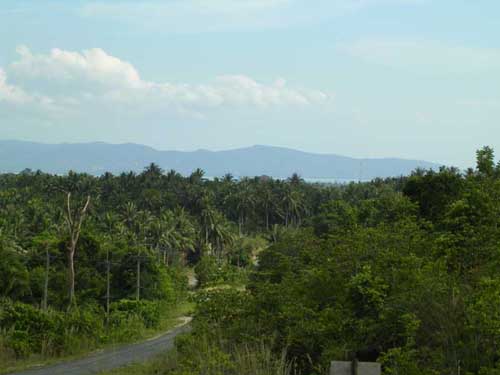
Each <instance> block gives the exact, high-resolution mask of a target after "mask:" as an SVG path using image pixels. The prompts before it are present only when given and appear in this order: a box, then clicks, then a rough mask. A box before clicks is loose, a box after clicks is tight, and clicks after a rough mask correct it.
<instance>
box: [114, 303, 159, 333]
mask: <svg viewBox="0 0 500 375" xmlns="http://www.w3.org/2000/svg"><path fill="white" fill-rule="evenodd" d="M161 307H162V306H161V305H160V304H159V303H158V302H153V301H144V300H143V301H135V300H121V301H118V302H116V303H113V304H112V305H111V314H110V322H111V324H112V325H114V326H117V327H121V326H123V325H124V324H125V322H127V321H128V320H129V319H131V318H132V317H137V318H139V319H141V320H142V322H143V324H144V326H145V327H147V328H151V327H155V326H157V325H158V324H159V323H160V319H161V313H162V312H161Z"/></svg>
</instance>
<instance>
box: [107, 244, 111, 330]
mask: <svg viewBox="0 0 500 375" xmlns="http://www.w3.org/2000/svg"><path fill="white" fill-rule="evenodd" d="M110 280H111V265H110V263H109V248H108V249H107V250H106V326H108V327H109V300H110V290H111V288H110Z"/></svg>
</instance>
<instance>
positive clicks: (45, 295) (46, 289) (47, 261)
mask: <svg viewBox="0 0 500 375" xmlns="http://www.w3.org/2000/svg"><path fill="white" fill-rule="evenodd" d="M49 271H50V254H49V244H48V243H46V244H45V282H44V285H43V299H42V310H43V311H47V300H48V294H49Z"/></svg>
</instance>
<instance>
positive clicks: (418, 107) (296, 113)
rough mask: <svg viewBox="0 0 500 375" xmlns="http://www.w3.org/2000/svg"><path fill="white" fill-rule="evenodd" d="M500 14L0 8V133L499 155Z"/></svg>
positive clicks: (433, 9)
mask: <svg viewBox="0 0 500 375" xmlns="http://www.w3.org/2000/svg"><path fill="white" fill-rule="evenodd" d="M499 14H500V1H498V0H475V1H471V0H161V1H160V0H143V1H136V0H108V1H103V0H95V1H80V0H52V1H49V0H32V1H23V0H15V1H14V0H2V1H1V2H0V139H20V140H30V141H38V142H47V143H60V142H93V141H104V142H110V143H125V142H133V143H140V144H145V145H149V146H152V147H155V148H157V149H175V150H196V149H200V148H203V149H210V150H221V149H230V148H238V147H246V146H251V145H255V144H260V145H274V146H283V147H290V148H295V149H300V150H304V151H310V152H317V153H332V154H340V155H346V156H353V157H401V158H411V159H420V160H428V161H434V162H439V163H444V164H448V165H454V166H458V167H468V166H472V165H473V163H474V157H475V150H476V149H478V148H480V147H482V146H484V145H490V146H492V147H494V148H495V149H497V150H500V24H499V22H498V15H499ZM499 152H500V151H499Z"/></svg>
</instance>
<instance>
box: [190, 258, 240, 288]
mask: <svg viewBox="0 0 500 375" xmlns="http://www.w3.org/2000/svg"><path fill="white" fill-rule="evenodd" d="M194 271H195V273H196V277H197V279H198V285H199V286H201V287H207V286H213V285H219V284H243V283H244V281H245V279H246V276H247V272H246V270H245V269H240V268H238V267H236V266H232V265H230V264H227V263H223V264H219V263H218V262H217V260H216V259H215V258H214V257H212V256H204V257H203V258H201V260H200V261H199V262H198V264H197V265H196V266H195V268H194Z"/></svg>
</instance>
